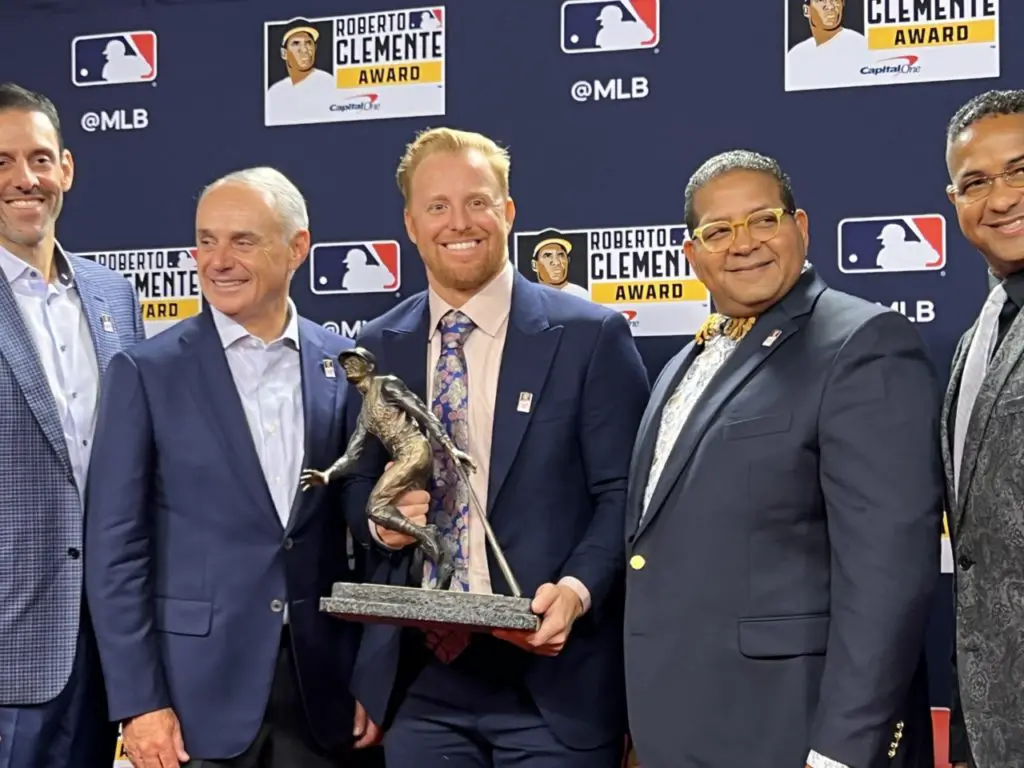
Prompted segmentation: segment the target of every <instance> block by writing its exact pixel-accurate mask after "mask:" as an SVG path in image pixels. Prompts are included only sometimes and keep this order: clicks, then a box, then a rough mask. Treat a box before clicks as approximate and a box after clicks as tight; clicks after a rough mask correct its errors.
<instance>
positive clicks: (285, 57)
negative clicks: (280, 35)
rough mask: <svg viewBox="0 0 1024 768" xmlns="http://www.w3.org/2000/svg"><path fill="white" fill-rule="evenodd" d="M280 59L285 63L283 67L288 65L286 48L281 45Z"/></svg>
mask: <svg viewBox="0 0 1024 768" xmlns="http://www.w3.org/2000/svg"><path fill="white" fill-rule="evenodd" d="M281 61H283V62H284V63H285V67H287V66H288V49H287V48H285V47H284V46H283V45H282V46H281Z"/></svg>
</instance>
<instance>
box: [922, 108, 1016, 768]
mask: <svg viewBox="0 0 1024 768" xmlns="http://www.w3.org/2000/svg"><path fill="white" fill-rule="evenodd" d="M946 164H947V166H948V168H949V178H950V185H949V189H948V194H949V199H950V201H951V202H952V203H953V204H954V205H955V206H956V213H957V218H958V219H959V222H960V228H961V230H962V231H963V233H964V236H965V237H966V238H967V239H968V240H969V241H970V242H971V244H972V245H974V247H975V248H977V249H978V251H979V252H980V253H981V255H982V257H983V258H984V259H985V261H986V262H987V264H988V268H989V271H990V272H991V274H992V276H993V277H994V278H995V279H994V280H993V281H992V283H991V284H990V287H991V292H990V294H989V297H988V300H987V301H986V302H985V305H984V307H983V308H982V310H981V313H980V315H979V317H978V319H977V320H976V321H975V323H974V325H972V326H971V328H970V329H968V330H967V332H966V333H965V334H964V335H963V338H961V339H960V344H959V346H958V347H957V350H956V354H955V356H954V358H953V368H952V373H951V374H950V382H949V388H948V391H947V393H946V400H945V406H944V408H943V413H942V450H943V454H944V459H945V464H946V485H947V510H948V515H949V526H950V534H951V539H952V542H953V555H954V560H955V573H954V585H955V593H956V644H955V649H954V678H953V693H954V697H953V707H952V712H951V718H950V751H949V759H950V761H951V762H952V763H953V764H954V766H956V767H957V768H962V767H963V766H971V767H972V768H1021V767H1022V766H1024V680H1022V677H1021V670H1022V669H1024V587H1022V586H1021V585H1022V584H1024V461H1022V458H1024V367H1022V366H1021V361H1022V354H1024V319H1021V318H1020V316H1019V309H1020V307H1021V306H1022V305H1024V91H990V92H988V93H984V94H982V95H980V96H977V97H975V98H973V99H971V100H970V101H969V102H967V103H966V104H965V105H964V106H963V107H961V108H960V109H959V110H958V111H957V113H956V114H955V115H954V116H953V118H952V120H951V121H950V124H949V130H948V134H947V145H946ZM957 671H958V672H959V674H957Z"/></svg>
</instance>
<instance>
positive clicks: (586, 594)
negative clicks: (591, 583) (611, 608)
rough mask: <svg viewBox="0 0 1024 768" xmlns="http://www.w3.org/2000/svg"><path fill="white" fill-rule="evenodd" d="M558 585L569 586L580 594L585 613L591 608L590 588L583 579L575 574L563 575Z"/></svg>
mask: <svg viewBox="0 0 1024 768" xmlns="http://www.w3.org/2000/svg"><path fill="white" fill-rule="evenodd" d="M558 586H560V587H568V588H569V589H571V590H572V591H573V592H575V593H576V594H577V595H578V596H579V598H580V602H581V603H583V613H586V612H587V611H589V610H590V590H589V589H587V588H586V587H585V586H583V582H582V581H580V580H579V579H577V578H576V577H575V576H563V577H562V578H561V580H559V582H558Z"/></svg>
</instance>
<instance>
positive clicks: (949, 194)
mask: <svg viewBox="0 0 1024 768" xmlns="http://www.w3.org/2000/svg"><path fill="white" fill-rule="evenodd" d="M946 199H947V200H949V202H951V203H952V204H953V207H954V208H955V207H956V187H954V186H953V185H952V184H950V185H949V186H948V187H946Z"/></svg>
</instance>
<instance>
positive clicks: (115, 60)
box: [71, 30, 156, 88]
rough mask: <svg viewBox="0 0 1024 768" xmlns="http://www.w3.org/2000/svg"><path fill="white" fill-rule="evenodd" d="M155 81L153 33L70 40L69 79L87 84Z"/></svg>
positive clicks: (121, 34)
mask: <svg viewBox="0 0 1024 768" xmlns="http://www.w3.org/2000/svg"><path fill="white" fill-rule="evenodd" d="M154 80H156V32H153V31H150V30H144V31H137V32H114V33H108V34H105V35H82V36H81V37H76V38H75V39H74V40H72V41H71V82H72V83H74V84H75V85H77V86H79V87H80V88H82V87H86V86H90V85H122V84H124V83H150V82H153V81H154Z"/></svg>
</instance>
